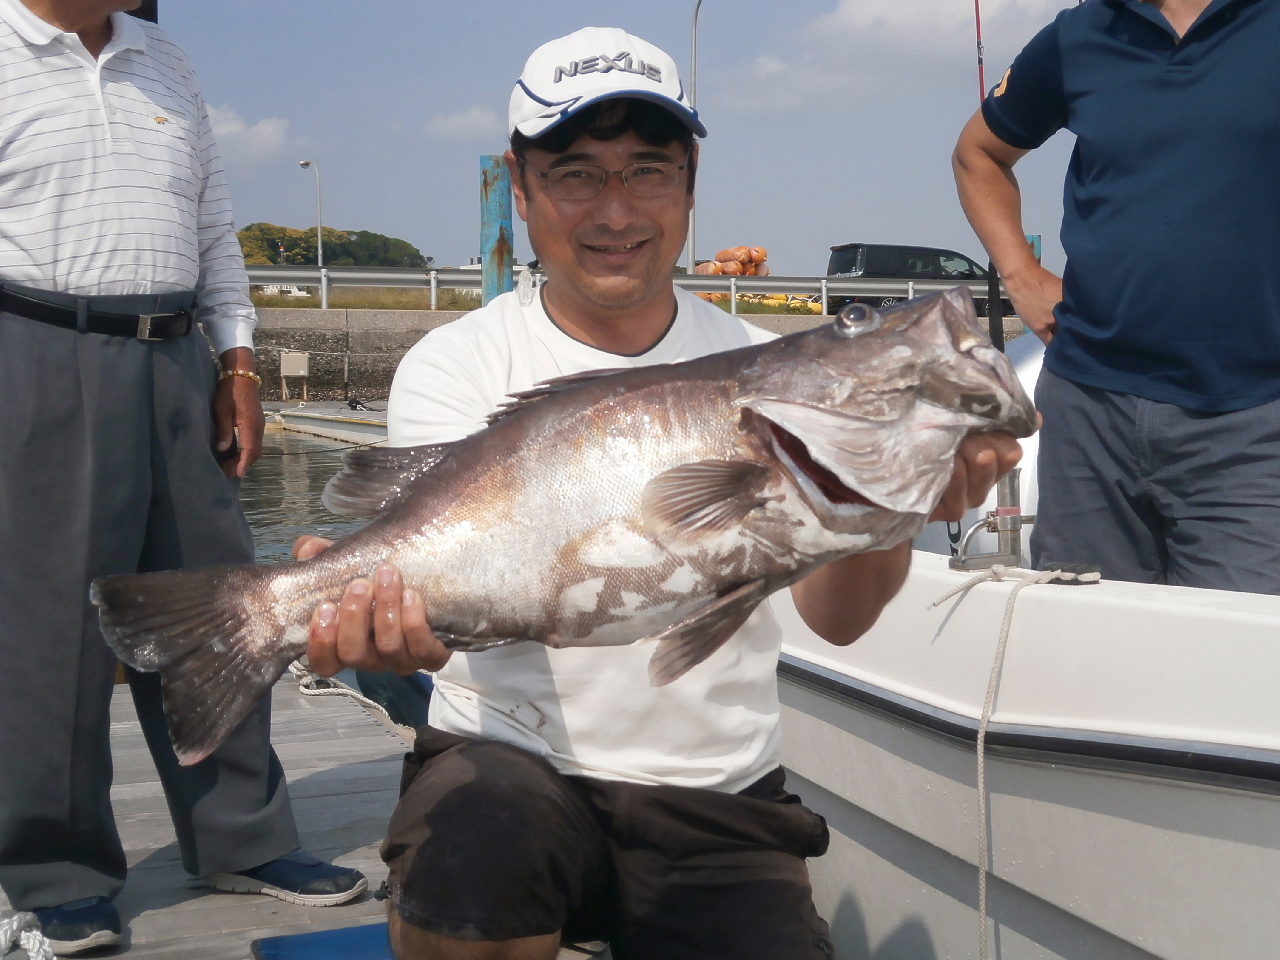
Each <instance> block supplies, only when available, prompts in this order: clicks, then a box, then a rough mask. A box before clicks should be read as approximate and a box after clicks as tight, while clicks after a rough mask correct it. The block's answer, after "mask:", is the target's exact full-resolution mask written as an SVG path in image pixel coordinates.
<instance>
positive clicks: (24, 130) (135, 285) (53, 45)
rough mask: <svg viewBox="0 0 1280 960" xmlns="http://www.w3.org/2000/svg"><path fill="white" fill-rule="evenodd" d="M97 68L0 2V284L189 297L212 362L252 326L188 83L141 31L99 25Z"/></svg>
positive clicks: (197, 102)
mask: <svg viewBox="0 0 1280 960" xmlns="http://www.w3.org/2000/svg"><path fill="white" fill-rule="evenodd" d="M111 24H112V38H111V41H110V43H108V45H107V47H106V48H105V49H104V50H103V51H102V53H101V55H100V56H99V58H98V59H97V60H96V61H95V60H94V58H93V57H92V56H91V55H90V54H89V52H88V51H87V50H86V49H85V47H84V44H82V43H81V42H80V38H79V37H77V36H76V35H75V34H74V33H64V32H63V31H62V30H60V29H59V28H57V27H55V26H53V25H51V24H49V23H46V22H45V21H44V20H41V19H40V18H39V17H37V16H36V15H35V14H33V13H32V12H31V11H30V10H29V9H27V7H26V6H24V5H23V4H22V2H21V0H0V280H4V281H10V282H12V283H18V284H25V285H27V286H31V287H38V288H40V289H44V290H56V291H59V292H62V293H71V294H83V295H94V294H149V293H168V292H171V291H176V290H192V289H195V290H197V291H199V294H200V317H199V319H200V321H201V322H202V323H203V324H204V327H205V330H206V331H208V333H209V334H210V337H211V339H212V340H213V345H214V348H215V350H216V351H217V352H218V353H222V352H223V351H225V350H229V349H231V348H232V347H237V346H246V347H251V346H252V345H253V328H254V326H255V324H256V322H257V321H256V315H255V313H254V309H253V305H252V304H251V303H250V301H249V283H248V276H247V275H246V273H245V268H244V256H243V255H242V253H241V251H240V244H239V241H238V240H237V239H236V234H235V225H234V222H233V220H232V216H231V201H230V197H229V195H228V191H227V182H226V177H225V175H224V172H223V168H222V160H221V158H220V157H219V156H218V150H217V147H216V145H215V144H214V141H213V131H212V127H211V124H210V121H209V112H208V110H207V109H206V108H205V103H204V98H203V97H202V96H201V93H200V87H199V84H198V83H197V81H196V77H195V73H194V71H193V70H192V69H191V64H190V63H188V61H187V58H186V56H185V55H184V54H183V52H182V51H181V50H180V49H179V48H178V47H177V45H176V44H175V43H174V42H173V41H172V40H170V39H169V37H168V36H166V35H165V33H164V32H163V31H162V30H160V29H159V28H158V27H156V26H155V25H154V24H150V23H144V22H142V21H139V20H137V19H135V18H133V17H131V16H128V15H127V14H123V13H115V14H112V16H111Z"/></svg>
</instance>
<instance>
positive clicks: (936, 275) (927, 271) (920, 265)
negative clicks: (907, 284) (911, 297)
mask: <svg viewBox="0 0 1280 960" xmlns="http://www.w3.org/2000/svg"><path fill="white" fill-rule="evenodd" d="M906 254H907V255H906V258H905V259H906V264H905V270H904V274H905V276H907V277H908V278H909V279H912V280H936V279H942V278H943V277H944V276H945V275H944V274H943V272H942V264H941V263H939V262H938V255H937V254H936V253H930V252H929V251H927V250H910V249H908V250H907V251H906Z"/></svg>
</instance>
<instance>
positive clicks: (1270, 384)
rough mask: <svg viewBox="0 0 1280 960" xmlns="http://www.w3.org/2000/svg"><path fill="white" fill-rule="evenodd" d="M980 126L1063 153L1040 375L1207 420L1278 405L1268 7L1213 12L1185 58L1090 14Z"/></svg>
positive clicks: (1134, 7)
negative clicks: (1051, 306)
mask: <svg viewBox="0 0 1280 960" xmlns="http://www.w3.org/2000/svg"><path fill="white" fill-rule="evenodd" d="M982 113H983V116H984V117H985V118H986V121H987V124H988V126H990V128H991V130H992V131H993V132H994V133H995V135H996V136H998V137H999V138H1000V139H1001V140H1003V141H1005V142H1006V143H1008V144H1009V145H1011V146H1014V147H1018V148H1021V149H1028V150H1029V149H1033V148H1035V147H1038V146H1040V145H1041V144H1042V143H1044V142H1045V141H1046V140H1047V139H1049V137H1050V136H1052V135H1053V134H1054V133H1055V132H1056V131H1058V130H1060V129H1062V128H1064V127H1065V128H1066V129H1068V130H1070V131H1071V132H1072V133H1074V134H1075V135H1076V137H1077V140H1076V147H1075V152H1074V153H1073V154H1072V156H1071V165H1070V168H1069V169H1068V172H1067V181H1066V188H1065V191H1064V200H1063V220H1062V246H1063V247H1064V248H1065V250H1066V253H1067V268H1066V271H1065V273H1064V276H1063V301H1062V303H1061V304H1060V305H1059V306H1058V308H1057V311H1056V316H1057V320H1058V332H1057V335H1056V336H1055V338H1054V340H1053V343H1052V344H1051V345H1050V346H1049V350H1048V352H1047V353H1046V356H1045V362H1046V364H1047V365H1048V366H1049V369H1051V370H1052V371H1053V372H1054V373H1056V374H1058V375H1059V376H1061V377H1064V378H1065V379H1067V380H1070V381H1072V382H1074V383H1078V384H1082V385H1085V386H1092V387H1100V388H1102V389H1105V390H1111V391H1116V392H1120V393H1129V394H1136V395H1137V396H1140V397H1147V398H1149V399H1152V400H1159V401H1163V402H1165V403H1174V404H1177V405H1178V406H1181V407H1187V408H1190V409H1192V410H1200V411H1206V412H1223V411H1228V410H1242V409H1245V408H1247V407H1253V406H1257V405H1258V404H1262V403H1266V402H1267V401H1270V400H1274V399H1276V398H1278V397H1280V0H1214V2H1213V3H1212V4H1210V6H1209V7H1208V9H1206V10H1205V12H1204V13H1203V14H1202V15H1201V17H1200V18H1199V19H1198V20H1197V21H1196V22H1195V24H1194V25H1192V27H1191V28H1190V29H1189V30H1188V31H1187V33H1186V35H1185V36H1184V37H1183V38H1182V40H1181V41H1179V39H1178V37H1177V35H1176V34H1175V33H1174V31H1173V28H1172V27H1170V26H1169V23H1168V21H1166V20H1165V19H1164V17H1163V16H1162V15H1161V14H1160V13H1159V12H1158V11H1157V10H1156V9H1155V8H1154V7H1153V6H1151V5H1150V4H1148V3H1143V2H1141V0H1086V2H1085V3H1084V4H1082V5H1081V6H1078V7H1071V8H1069V9H1067V10H1064V11H1063V12H1062V13H1061V14H1059V15H1058V17H1057V19H1056V20H1054V22H1053V23H1052V24H1050V25H1049V26H1048V27H1046V28H1045V29H1044V30H1042V31H1041V32H1040V33H1039V34H1037V35H1036V37H1035V38H1034V39H1033V40H1032V41H1031V42H1030V43H1029V44H1027V46H1026V48H1025V49H1024V50H1023V51H1022V53H1021V54H1019V55H1018V58H1017V59H1016V60H1015V61H1014V63H1013V66H1012V67H1011V68H1010V70H1009V72H1008V73H1007V74H1006V75H1005V77H1004V79H1003V80H1002V81H1001V82H1000V84H999V85H998V86H996V87H995V88H994V89H993V91H992V93H991V95H990V96H988V97H987V100H986V102H985V103H984V104H983V105H982Z"/></svg>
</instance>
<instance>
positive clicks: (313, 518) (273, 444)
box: [240, 430, 368, 563]
mask: <svg viewBox="0 0 1280 960" xmlns="http://www.w3.org/2000/svg"><path fill="white" fill-rule="evenodd" d="M349 446H350V445H349V444H342V443H337V442H334V441H331V440H323V439H320V438H318V437H309V436H304V435H302V434H298V433H289V432H286V431H284V430H272V431H268V432H267V434H266V436H265V437H264V438H263V444H262V447H263V449H262V459H261V460H259V461H258V462H257V464H255V465H254V467H253V469H252V470H250V471H249V475H248V476H246V477H245V478H244V480H243V481H242V482H241V485H240V501H241V503H242V504H243V505H244V512H245V516H246V517H248V518H249V526H250V527H252V528H253V540H254V545H255V547H256V550H257V557H258V562H259V563H283V562H285V561H288V560H289V559H291V557H290V553H289V551H290V548H292V546H293V542H294V541H295V540H296V539H298V537H300V536H302V535H303V534H304V533H311V534H315V535H316V536H320V537H327V538H328V539H330V540H337V539H338V538H340V537H345V536H346V535H347V534H349V533H351V532H352V531H354V530H358V529H359V528H360V527H362V526H364V524H365V523H367V522H368V519H367V518H364V517H339V516H336V515H334V514H332V513H330V512H329V511H328V510H326V509H325V507H324V504H322V503H321V502H320V494H322V493H323V492H324V485H325V484H326V483H328V482H329V479H330V478H331V477H332V476H333V475H334V474H335V473H337V472H338V470H339V469H341V467H342V453H343V451H344V450H346V449H348V447H349Z"/></svg>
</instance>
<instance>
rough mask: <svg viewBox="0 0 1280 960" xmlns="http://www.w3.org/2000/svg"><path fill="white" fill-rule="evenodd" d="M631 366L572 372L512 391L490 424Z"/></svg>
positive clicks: (495, 412)
mask: <svg viewBox="0 0 1280 960" xmlns="http://www.w3.org/2000/svg"><path fill="white" fill-rule="evenodd" d="M630 369H632V368H631V367H606V368H605V369H603V370H587V371H585V372H584V373H570V374H567V375H565V376H563V377H556V378H555V379H553V380H543V381H541V382H539V383H535V384H534V385H533V386H532V387H530V388H529V389H528V390H521V391H519V392H518V393H512V394H509V395H508V396H509V397H510V399H509V400H508V401H507V402H506V403H504V404H503V405H502V406H500V407H498V409H497V410H495V411H493V413H491V414H489V417H488V423H489V425H490V426H493V424H495V423H497V422H498V421H499V420H502V419H503V418H505V417H507V416H509V415H510V414H513V413H515V412H516V411H517V410H523V409H525V408H526V407H529V406H532V405H533V404H535V403H537V402H538V401H539V400H545V399H546V398H547V397H551V396H554V395H555V394H557V393H563V392H564V391H565V390H568V389H569V388H571V387H576V386H579V385H581V384H584V383H590V382H591V381H592V380H599V379H600V378H601V377H608V376H612V375H613V374H615V373H622V372H624V371H626V370H630Z"/></svg>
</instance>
